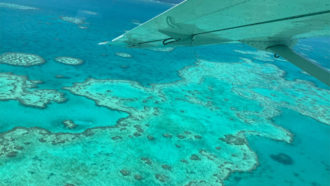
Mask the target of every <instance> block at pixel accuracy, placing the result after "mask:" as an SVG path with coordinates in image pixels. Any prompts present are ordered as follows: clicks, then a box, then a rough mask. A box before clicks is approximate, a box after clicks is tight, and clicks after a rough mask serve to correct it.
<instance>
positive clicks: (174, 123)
mask: <svg viewBox="0 0 330 186" xmlns="http://www.w3.org/2000/svg"><path fill="white" fill-rule="evenodd" d="M4 3H7V4H6V6H0V10H1V11H0V26H1V29H0V44H1V48H0V53H6V52H19V53H27V54H35V55H38V56H41V57H42V58H44V59H45V63H44V64H41V65H36V66H30V67H18V66H13V65H8V64H0V73H8V72H10V73H12V76H10V77H15V75H20V76H25V77H26V78H27V79H28V80H32V81H38V82H35V83H38V84H36V85H37V86H36V87H28V86H27V85H25V84H21V87H19V88H23V91H22V92H23V93H24V94H22V95H25V93H29V95H39V93H40V92H43V93H47V90H49V89H51V90H53V91H55V92H53V93H54V94H55V95H57V94H60V95H62V97H61V100H62V99H63V100H62V101H59V102H56V100H57V99H58V98H56V97H54V96H49V97H48V98H49V99H48V101H47V102H44V106H43V107H40V106H38V104H36V105H31V104H30V105H27V104H24V102H23V103H22V100H21V99H20V98H15V99H11V100H6V99H5V98H6V97H7V98H8V96H9V95H10V94H8V92H6V91H7V90H8V84H7V82H6V81H4V82H0V85H2V86H0V90H1V91H0V96H1V97H0V98H3V99H1V100H2V101H0V110H1V113H0V118H1V121H0V131H1V134H0V135H1V136H0V145H1V146H0V164H1V168H0V174H1V176H0V185H22V184H23V183H26V182H28V183H30V184H31V185H66V184H67V185H70V184H72V185H186V184H192V185H221V184H225V185H239V184H241V185H247V184H251V185H258V184H259V185H260V184H261V183H262V184H261V185H265V184H269V183H274V185H327V184H328V183H329V180H328V179H327V175H329V164H330V163H329V157H330V155H329V153H330V149H329V148H327V147H329V144H328V142H329V141H330V139H329V136H330V131H329V124H330V121H329V120H330V109H329V108H330V102H329V96H328V95H329V92H330V90H329V87H326V86H325V85H323V84H321V83H319V82H318V81H317V80H315V79H314V78H312V77H310V76H308V75H307V74H304V73H302V72H301V71H300V70H299V69H297V68H295V67H294V66H293V65H291V64H290V63H288V62H286V61H285V60H283V59H274V58H273V56H272V55H271V54H269V53H265V52H262V51H256V50H255V49H253V48H250V47H247V46H245V45H239V44H230V45H219V46H203V47H194V48H175V49H174V50H173V49H158V50H157V49H153V50H148V49H142V50H140V49H127V48H120V47H113V46H109V45H107V44H104V43H107V41H109V40H111V39H112V38H114V37H116V36H118V35H119V34H121V33H122V32H124V31H125V30H129V29H131V28H133V27H135V26H136V24H138V23H141V22H144V21H146V20H148V19H149V18H151V17H153V16H155V15H157V14H158V13H161V12H162V11H164V10H166V9H168V8H169V7H171V6H173V4H169V3H159V2H157V3H155V2H152V1H142V0H141V1H138V0H136V1H132V0H125V1H121V2H118V1H97V2H95V1H87V0H86V1H81V0H80V1H70V2H67V1H64V0H63V1H56V2H55V1H47V2H46V1H36V0H34V1H30V2H26V1H10V2H8V1H6V2H4ZM170 3H173V2H170ZM8 4H10V6H8ZM13 4H15V5H16V6H15V5H13ZM0 5H1V4H0ZM17 5H24V6H29V7H34V8H32V9H31V8H26V7H25V8H24V7H23V8H22V7H21V6H17ZM100 5H102V6H100ZM123 9H125V10H126V11H125V14H123V11H121V10H123ZM63 17H66V18H64V19H63ZM68 17H69V18H68ZM100 43H101V45H100ZM329 48H330V44H329V38H315V39H312V40H304V41H300V43H298V45H297V46H296V49H297V51H298V52H300V53H306V52H308V53H309V54H308V55H307V56H308V57H310V58H312V59H314V60H316V61H318V62H319V63H320V64H321V65H323V66H325V67H328V65H329V63H328V60H329V56H328V54H329ZM314 49H316V50H314ZM118 54H121V55H118ZM57 57H73V58H77V59H81V60H83V63H82V64H80V65H68V64H62V63H58V62H56V58H57ZM0 80H1V79H0ZM16 90H17V89H16ZM37 97H38V96H37ZM32 103H39V102H32ZM65 120H70V121H72V122H73V123H74V124H75V125H76V127H74V128H70V127H67V126H65V125H64V124H63V121H65ZM299 124H301V125H299ZM313 136H316V137H313ZM270 146H271V147H273V148H269V147H270ZM266 147H267V148H266ZM315 147H319V148H318V149H317V150H316V149H315ZM278 154H285V155H288V157H289V158H290V159H292V161H293V163H292V164H290V165H284V164H283V163H282V164H281V163H279V161H274V159H273V158H271V155H273V157H274V155H278ZM285 157H286V156H284V158H285ZM289 162H290V161H289ZM233 172H240V173H233ZM286 173H287V174H286ZM283 175H284V176H283ZM274 180H276V181H274Z"/></svg>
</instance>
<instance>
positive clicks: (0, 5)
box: [0, 2, 38, 10]
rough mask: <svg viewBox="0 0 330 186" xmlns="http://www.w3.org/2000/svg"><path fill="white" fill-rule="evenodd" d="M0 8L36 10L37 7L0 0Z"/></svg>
mask: <svg viewBox="0 0 330 186" xmlns="http://www.w3.org/2000/svg"><path fill="white" fill-rule="evenodd" d="M0 8H10V9H17V10H38V8H36V7H32V6H25V5H19V4H14V3H3V2H0Z"/></svg>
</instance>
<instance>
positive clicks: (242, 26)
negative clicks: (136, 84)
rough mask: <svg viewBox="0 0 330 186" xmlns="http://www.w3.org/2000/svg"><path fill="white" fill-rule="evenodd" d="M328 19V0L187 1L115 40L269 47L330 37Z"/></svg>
mask: <svg viewBox="0 0 330 186" xmlns="http://www.w3.org/2000/svg"><path fill="white" fill-rule="evenodd" d="M328 20H330V3H329V1H328V0H292V1H287V0H276V1H274V0H221V1H220V0H187V1H184V2H183V3H181V4H179V5H177V6H176V7H174V8H172V9H170V10H168V11H166V12H164V13H163V14H161V15H159V16H157V17H155V18H153V19H151V20H150V21H148V22H146V23H144V24H142V25H140V26H138V27H136V28H135V29H133V30H131V31H128V32H127V33H125V34H123V35H122V36H120V37H118V38H116V39H114V40H113V42H114V43H124V44H126V45H128V46H130V47H150V46H162V45H203V44H215V43H224V42H243V43H247V44H251V43H252V45H255V44H254V43H256V44H257V45H273V44H269V43H274V42H275V44H277V42H279V41H280V42H291V40H294V39H299V38H306V37H314V36H323V35H329V34H330V33H329V31H330V21H328ZM262 43H266V44H262ZM282 44H283V43H282ZM260 47H261V48H262V46H260ZM265 47H268V46H265Z"/></svg>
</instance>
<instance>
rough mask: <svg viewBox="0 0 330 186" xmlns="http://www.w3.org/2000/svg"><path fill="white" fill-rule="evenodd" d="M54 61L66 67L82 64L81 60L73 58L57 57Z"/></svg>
mask: <svg viewBox="0 0 330 186" xmlns="http://www.w3.org/2000/svg"><path fill="white" fill-rule="evenodd" d="M55 61H56V62H58V63H62V64H66V65H81V64H83V63H84V61H83V60H82V59H78V58H73V57H57V58H55Z"/></svg>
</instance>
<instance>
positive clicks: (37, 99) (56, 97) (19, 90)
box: [0, 73, 65, 108]
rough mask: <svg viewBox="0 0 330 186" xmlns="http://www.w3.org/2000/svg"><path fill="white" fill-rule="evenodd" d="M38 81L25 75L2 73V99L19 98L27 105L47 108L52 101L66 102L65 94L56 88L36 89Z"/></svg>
mask: <svg viewBox="0 0 330 186" xmlns="http://www.w3.org/2000/svg"><path fill="white" fill-rule="evenodd" d="M38 83H40V82H38V81H30V80H28V79H27V78H26V77H24V76H18V75H14V74H9V73H0V100H3V101H6V100H17V101H19V102H20V103H22V104H24V105H26V106H33V107H38V108H45V107H46V105H47V104H49V103H50V102H58V103H61V102H64V101H65V98H64V95H63V94H62V93H60V92H58V91H56V90H47V89H36V86H37V84H38Z"/></svg>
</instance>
